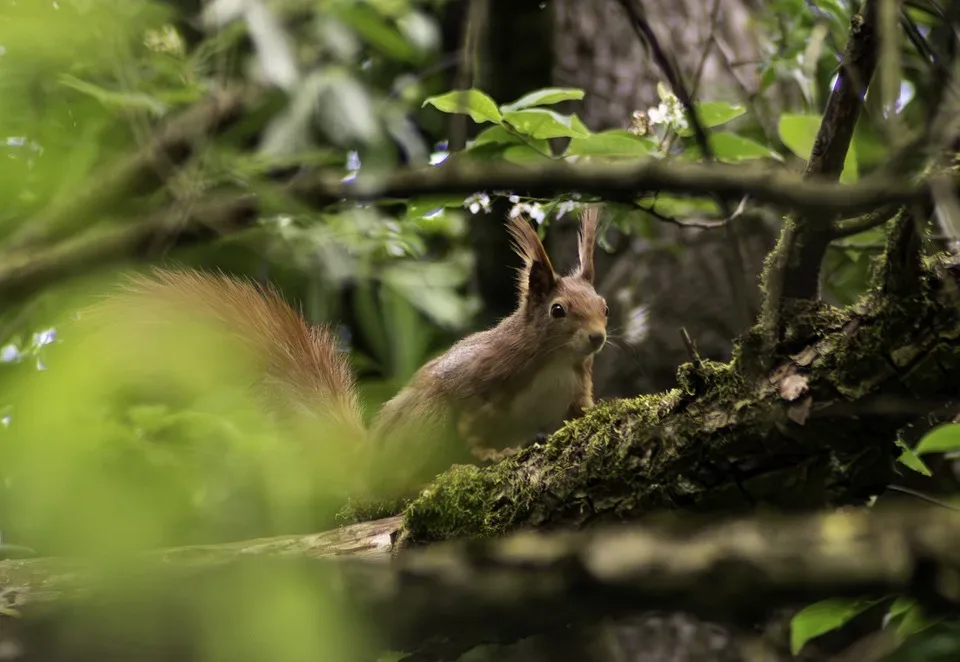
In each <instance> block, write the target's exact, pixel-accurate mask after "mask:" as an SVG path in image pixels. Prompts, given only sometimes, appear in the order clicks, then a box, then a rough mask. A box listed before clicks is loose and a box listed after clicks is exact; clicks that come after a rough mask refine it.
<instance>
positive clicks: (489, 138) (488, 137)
mask: <svg viewBox="0 0 960 662" xmlns="http://www.w3.org/2000/svg"><path fill="white" fill-rule="evenodd" d="M490 144H497V145H527V146H528V147H531V148H533V149H535V150H537V151H539V152H540V153H541V154H550V143H548V142H547V141H546V140H541V139H537V138H532V137H530V136H521V135H519V134H517V133H514V132H513V131H511V130H510V129H508V128H506V127H504V126H501V125H497V126H491V127H489V128H487V129H484V130H483V131H481V132H480V133H479V134H478V135H477V137H476V138H474V140H473V143H472V144H471V146H470V148H471V149H474V148H477V147H480V146H482V145H490Z"/></svg>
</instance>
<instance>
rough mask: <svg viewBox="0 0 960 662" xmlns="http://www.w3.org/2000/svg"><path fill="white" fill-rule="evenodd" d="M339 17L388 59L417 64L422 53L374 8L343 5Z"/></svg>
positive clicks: (359, 4)
mask: <svg viewBox="0 0 960 662" xmlns="http://www.w3.org/2000/svg"><path fill="white" fill-rule="evenodd" d="M336 15H337V17H338V18H339V19H340V20H341V21H343V23H344V24H345V25H346V26H349V28H351V29H352V30H353V31H354V32H356V33H357V34H358V35H360V37H361V39H363V40H364V41H366V42H367V43H368V44H370V45H371V46H372V47H373V48H375V49H377V50H378V51H380V52H381V53H383V54H384V55H386V56H387V57H388V58H390V59H392V60H399V61H401V62H415V61H417V60H418V59H419V57H420V51H418V49H416V48H414V46H413V45H412V44H411V43H410V42H409V41H408V40H407V39H406V38H405V37H404V35H403V34H402V33H401V32H400V30H398V29H397V28H396V27H395V26H394V25H391V24H390V23H389V22H388V21H387V20H385V19H384V18H383V16H382V15H381V14H379V13H378V12H377V11H376V10H375V9H374V8H373V7H371V6H370V5H368V4H366V3H361V2H350V3H341V4H340V5H339V6H338V7H337V11H336Z"/></svg>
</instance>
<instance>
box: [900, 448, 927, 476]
mask: <svg viewBox="0 0 960 662" xmlns="http://www.w3.org/2000/svg"><path fill="white" fill-rule="evenodd" d="M897 445H898V446H899V447H900V448H901V449H902V451H903V452H901V453H900V457H898V458H897V462H899V463H900V464H902V465H904V466H905V467H907V468H909V469H913V470H914V471H916V472H917V473H919V474H923V475H924V476H932V475H933V472H931V471H930V470H929V469H928V468H927V465H925V464H924V463H923V460H921V459H920V458H919V457H917V454H916V453H914V452H913V450H912V449H910V448H908V447H907V445H906V444H905V443H903V442H902V441H900V440H899V439H898V440H897Z"/></svg>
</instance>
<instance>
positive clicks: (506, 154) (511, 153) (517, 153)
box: [503, 145, 552, 165]
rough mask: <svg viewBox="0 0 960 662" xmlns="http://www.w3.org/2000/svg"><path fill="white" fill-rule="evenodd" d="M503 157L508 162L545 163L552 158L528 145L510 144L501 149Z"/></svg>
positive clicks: (520, 163)
mask: <svg viewBox="0 0 960 662" xmlns="http://www.w3.org/2000/svg"><path fill="white" fill-rule="evenodd" d="M503 158H504V160H506V161H509V162H510V163H517V164H519V165H523V164H525V163H546V162H547V161H551V160H552V159H551V158H550V157H549V156H546V155H544V154H543V153H542V152H540V151H538V150H536V149H534V148H533V147H530V146H529V145H511V146H510V147H507V148H506V149H505V150H503Z"/></svg>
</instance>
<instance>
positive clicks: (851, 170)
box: [777, 113, 859, 183]
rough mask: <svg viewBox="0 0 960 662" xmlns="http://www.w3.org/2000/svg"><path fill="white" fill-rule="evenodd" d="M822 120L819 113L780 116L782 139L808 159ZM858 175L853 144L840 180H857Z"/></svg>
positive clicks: (795, 151) (847, 181)
mask: <svg viewBox="0 0 960 662" xmlns="http://www.w3.org/2000/svg"><path fill="white" fill-rule="evenodd" d="M820 120H821V118H820V116H819V115H793V114H789V113H785V114H784V115H782V116H781V117H780V122H779V124H778V125H777V131H778V133H779V134H780V140H782V141H783V144H784V145H786V146H787V147H788V148H790V151H791V152H793V153H794V154H796V155H797V156H798V157H800V158H801V159H803V160H804V161H806V160H808V159H809V158H810V153H811V152H812V151H813V143H814V142H815V141H816V138H817V131H819V130H820ZM858 176H859V174H858V171H857V155H856V149H855V145H853V144H851V145H850V149H849V150H847V156H846V158H845V159H844V161H843V173H842V174H841V175H840V181H841V182H844V183H850V182H855V181H856V180H857V177H858Z"/></svg>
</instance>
